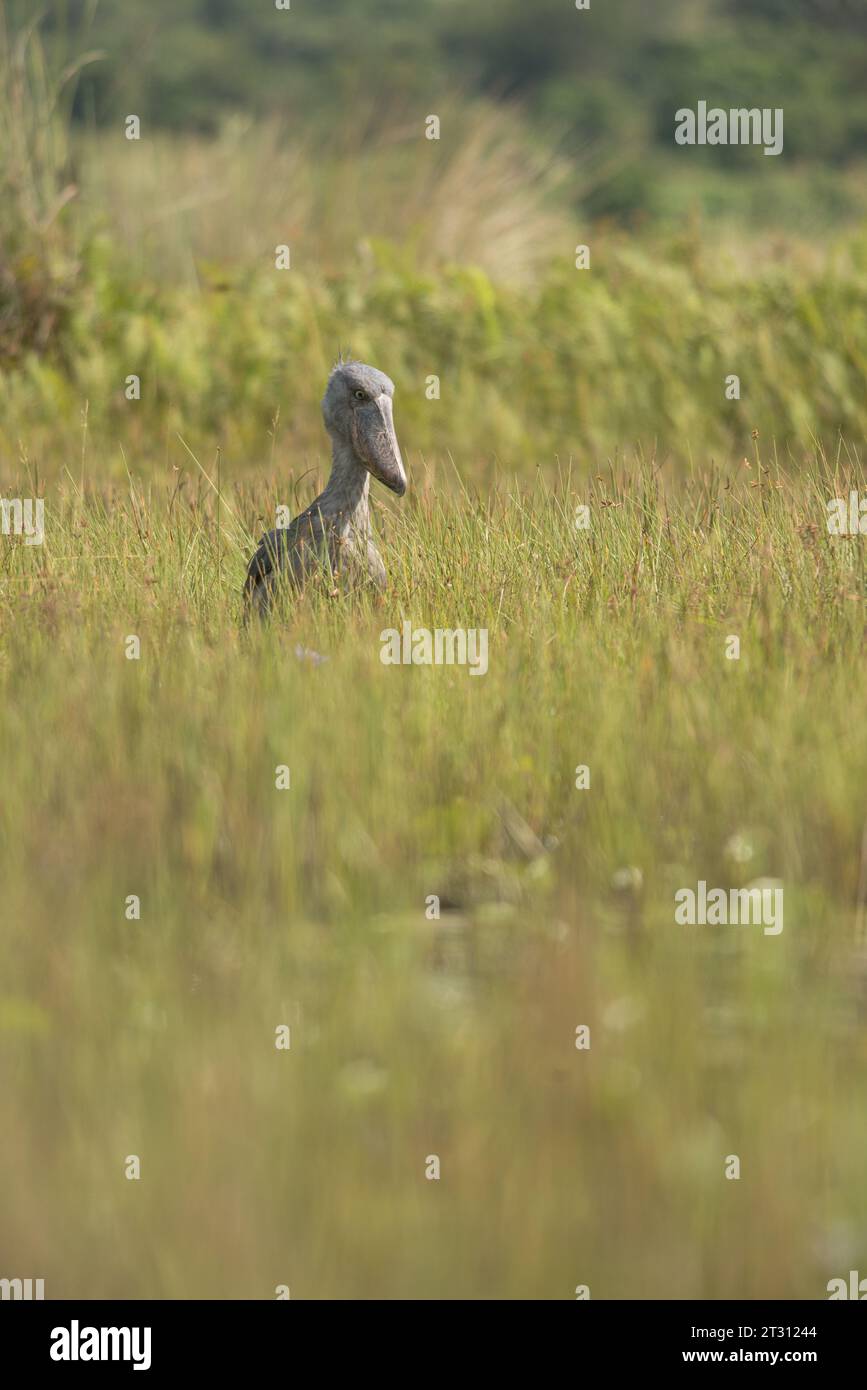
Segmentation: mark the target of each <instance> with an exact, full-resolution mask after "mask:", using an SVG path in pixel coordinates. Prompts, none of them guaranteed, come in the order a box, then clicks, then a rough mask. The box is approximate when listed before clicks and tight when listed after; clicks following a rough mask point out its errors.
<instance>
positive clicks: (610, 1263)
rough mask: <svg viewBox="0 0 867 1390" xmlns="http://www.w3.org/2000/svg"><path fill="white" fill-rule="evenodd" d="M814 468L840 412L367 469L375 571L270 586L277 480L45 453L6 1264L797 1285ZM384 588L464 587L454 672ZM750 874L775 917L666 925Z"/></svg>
mask: <svg viewBox="0 0 867 1390" xmlns="http://www.w3.org/2000/svg"><path fill="white" fill-rule="evenodd" d="M748 479H749V480H752V482H754V483H757V484H759V485H757V486H750V485H749V482H748V481H747V480H748ZM184 481H185V480H184V479H181V482H182V483H183V482H184ZM223 485H224V488H226V480H225V479H224V483H223ZM850 486H855V487H858V486H860V487H861V489H862V491H863V490H864V484H863V476H862V474H861V470H860V467H859V466H858V464H857V460H856V459H855V457H854V455H851V454H850V455H849V456H847V457H846V458H845V459H844V460H842V461H841V462H839V463H838V464H837V465H836V467H835V466H834V465H833V464H826V463H825V462H823V461H822V460H818V461H816V462H814V464H813V466H812V468H811V470H810V471H809V472H808V473H807V474H805V475H802V476H800V477H798V478H792V477H790V476H788V475H786V474H785V473H778V472H777V470H776V469H774V468H771V469H770V471H767V472H765V471H763V470H762V466H761V463H760V460H759V459H758V458H756V459H754V464H753V468H752V469H751V470H749V471H747V470H743V471H742V474H741V475H740V476H738V477H728V476H726V475H721V474H715V475H712V474H701V473H696V474H695V475H694V477H693V478H692V480H691V481H690V482H689V483H682V484H680V485H679V486H677V487H669V488H663V487H662V481H661V476H660V475H656V476H654V475H653V474H652V471H651V470H650V469H649V468H646V469H643V470H636V471H634V472H617V473H615V472H614V471H612V473H611V474H610V475H609V477H608V478H607V479H606V480H605V481H604V482H601V481H599V480H596V481H588V480H585V479H581V480H578V479H568V478H564V479H563V480H562V481H561V483H560V484H559V485H558V486H557V487H556V488H554V489H553V490H547V489H544V488H543V487H542V486H541V485H537V486H536V487H535V488H534V489H532V490H531V491H526V490H521V491H518V490H517V489H516V487H515V486H514V485H512V484H509V483H506V482H501V483H500V484H499V485H497V486H495V487H494V488H493V490H492V491H491V493H490V494H489V495H487V496H486V497H485V498H484V499H481V498H480V497H477V496H476V495H475V494H474V493H472V492H468V493H467V492H464V491H462V490H461V489H459V488H452V489H442V488H441V489H440V490H439V491H433V490H432V489H430V488H428V489H425V488H421V489H420V491H419V492H417V493H416V495H415V496H414V497H412V498H410V499H407V502H406V504H405V505H404V506H402V507H401V508H399V509H398V508H394V507H392V506H391V505H390V504H389V506H388V508H386V509H382V510H381V511H380V512H379V513H378V524H379V527H380V530H381V532H382V534H383V546H384V553H385V556H386V560H387V564H388V567H389V571H390V575H391V581H392V587H391V590H390V592H389V594H388V596H387V597H386V598H385V600H384V601H382V603H381V604H372V603H370V602H368V601H366V600H364V599H358V600H356V601H353V602H346V601H335V600H332V599H329V598H328V597H327V595H325V594H319V593H317V592H311V593H310V594H308V596H307V597H305V598H304V600H303V601H301V602H299V603H297V604H296V605H295V606H294V607H293V609H292V611H291V614H290V615H289V617H288V618H287V619H286V620H285V621H284V622H282V623H279V624H274V625H272V626H270V627H267V628H264V629H262V630H260V629H258V628H253V629H251V630H245V629H244V628H243V627H242V626H241V625H240V624H239V621H238V616H239V611H238V610H239V603H238V589H239V584H240V578H241V575H242V554H243V552H244V549H245V546H246V544H247V539H246V534H247V532H249V533H251V534H252V533H254V532H255V531H256V530H257V525H258V522H257V518H258V517H259V516H260V515H262V516H268V515H271V514H272V513H273V504H274V498H273V496H272V495H271V494H268V495H266V494H265V493H263V492H261V491H260V492H258V493H255V494H254V493H251V492H249V491H248V490H246V489H245V488H243V487H239V488H238V489H237V490H236V491H234V492H232V491H231V490H227V491H226V494H225V496H224V498H223V500H222V502H221V508H220V515H219V518H218V514H217V508H216V506H215V499H214V495H213V492H212V491H211V490H210V489H209V488H207V486H206V487H205V488H204V490H203V492H201V493H200V495H199V496H198V497H197V496H196V495H195V494H196V487H195V485H194V484H193V482H192V480H189V485H188V486H181V487H180V488H178V479H177V478H174V479H173V480H172V482H171V485H170V486H166V487H165V489H164V488H163V486H162V484H161V483H160V482H159V481H154V482H151V483H148V484H144V485H141V486H140V485H138V484H136V485H135V486H134V487H133V488H132V489H131V490H127V491H121V490H119V489H118V490H115V491H114V492H113V493H112V492H108V491H104V490H103V491H100V490H97V489H91V488H89V487H87V486H86V487H85V492H84V494H79V492H78V490H77V488H76V487H73V486H72V484H71V483H67V484H66V485H65V487H58V488H55V489H51V488H49V490H48V494H47V499H46V542H45V545H44V547H42V548H41V549H39V548H37V547H33V548H26V547H24V546H23V545H21V544H19V543H15V542H12V541H9V540H7V541H5V543H4V549H3V572H2V580H0V700H2V705H3V710H4V718H3V720H2V721H0V766H2V769H3V780H2V795H0V852H2V890H3V917H4V929H3V932H2V936H0V980H2V986H0V1131H2V1133H3V1136H4V1139H3V1144H2V1145H0V1191H2V1193H3V1198H2V1201H0V1249H2V1254H3V1268H4V1271H5V1272H6V1273H8V1274H10V1275H11V1274H15V1273H17V1274H21V1275H27V1276H30V1275H32V1276H34V1277H36V1276H39V1277H44V1278H45V1279H46V1292H47V1295H48V1296H49V1297H61V1296H69V1297H73V1296H75V1297H100V1298H106V1297H138V1298H145V1297H174V1298H178V1297H180V1298H191V1297H230V1296H234V1297H245V1298H258V1297H264V1298H271V1297H273V1296H274V1290H275V1287H276V1286H277V1285H278V1284H288V1285H289V1286H290V1287H291V1290H292V1296H293V1297H295V1298H332V1297H333V1298H368V1297H377V1296H382V1297H390V1298H407V1297H409V1298H417V1297H429V1298H447V1297H469V1298H476V1297H478V1298H511V1297H545V1298H570V1297H572V1296H574V1292H573V1291H574V1289H575V1286H576V1285H577V1284H588V1285H589V1286H590V1289H591V1293H592V1296H593V1297H594V1298H599V1297H626V1298H634V1297H664V1298H683V1297H692V1296H694V1297H701V1298H719V1297H738V1298H742V1297H745V1298H761V1297H771V1296H779V1297H788V1298H821V1297H824V1296H825V1285H826V1283H827V1281H828V1279H830V1278H832V1277H837V1276H839V1275H841V1274H842V1275H845V1274H846V1272H847V1271H848V1269H849V1268H850V1267H851V1268H857V1267H859V1263H860V1267H862V1268H863V1266H864V1262H865V1260H867V1195H865V1188H864V1183H863V1173H864V1169H865V1164H867V1105H865V1100H867V1045H865V1035H864V1026H863V1023H864V1004H865V995H864V985H865V983H867V980H865V974H864V969H865V959H864V944H865V943H864V939H863V936H864V925H865V924H864V913H865V891H867V890H865V882H867V879H865V873H867V866H865V860H864V855H865V850H864V847H863V845H862V832H863V830H864V824H865V818H867V817H865V796H864V787H865V775H867V731H865V726H864V721H863V719H862V718H861V717H860V711H861V708H862V705H863V682H864V667H863V637H864V616H863V601H864V595H865V586H864V558H863V556H864V551H863V540H862V541H859V540H858V539H857V538H855V539H854V540H847V539H841V538H833V537H830V536H828V534H827V532H826V529H825V502H826V500H827V498H828V497H829V496H836V495H839V496H844V497H845V496H847V495H848V488H849V487H850ZM24 490H25V485H24V484H23V483H22V485H21V487H19V493H20V492H22V491H24ZM9 491H10V489H7V492H9ZM578 501H583V502H586V503H587V504H588V505H589V506H590V516H591V528H590V530H589V531H576V529H575V526H574V507H575V505H576V503H577V502H578ZM230 509H231V510H230ZM404 618H409V619H410V620H411V621H412V622H413V624H414V625H415V626H419V625H424V626H428V627H436V626H445V627H451V626H454V625H461V626H466V627H480V626H482V627H484V626H486V627H488V628H489V631H490V654H489V662H490V669H489V671H488V674H487V675H485V676H484V677H471V676H470V675H469V673H468V671H467V670H465V669H458V668H423V667H386V666H383V665H382V664H381V663H380V660H379V651H380V639H379V634H380V632H381V630H382V629H385V628H388V627H400V625H401V622H402V621H403V619H404ZM130 634H137V635H138V636H139V637H140V638H141V658H140V660H137V661H136V660H127V659H126V657H125V639H126V638H127V636H128V635H130ZM729 634H738V635H739V636H740V639H741V658H740V660H739V661H729V660H726V659H725V638H726V636H728V635H729ZM297 648H301V649H307V650H308V651H309V650H311V649H315V650H316V651H317V652H319V653H321V654H322V655H325V656H327V657H328V660H327V661H326V662H324V663H322V664H318V665H315V664H313V663H312V662H311V660H310V659H309V658H308V657H305V656H303V655H302V656H300V657H299V655H298V652H297V650H296V649H297ZM279 764H287V765H288V766H289V767H290V769H291V788H290V789H289V790H287V791H278V790H276V788H275V769H276V767H277V766H278V765H279ZM579 764H586V765H588V766H589V768H590V770H591V785H590V788H589V790H585V791H579V790H577V789H576V787H575V768H576V766H577V765H579ZM763 876H768V877H773V878H778V879H780V880H782V882H783V884H784V886H785V927H784V931H783V933H782V934H781V935H780V936H779V937H766V936H764V935H763V934H762V932H761V929H760V928H758V927H739V928H736V927H728V928H712V927H692V928H688V927H679V926H676V925H675V924H674V892H675V891H676V889H677V888H679V887H683V886H693V887H694V886H695V883H696V881H697V880H698V879H700V878H704V879H706V880H707V882H708V883H709V884H711V885H723V886H726V887H728V886H739V885H742V884H745V883H747V882H749V881H751V880H753V879H756V878H759V877H763ZM130 894H136V895H138V896H139V897H140V899H141V920H140V921H129V920H126V918H125V901H126V899H127V897H128V895H130ZM431 894H437V895H439V896H440V898H441V901H442V906H443V911H442V916H441V919H440V920H439V921H429V920H427V919H426V916H425V899H426V898H427V897H428V896H429V895H431ZM280 1024H288V1025H289V1026H290V1028H291V1049H290V1050H289V1051H286V1052H284V1051H277V1050H276V1049H275V1045H274V1039H275V1028H276V1027H277V1026H278V1025H280ZM580 1024H587V1025H589V1027H590V1029H591V1047H590V1049H589V1050H588V1051H579V1050H576V1048H575V1030H576V1027H577V1026H578V1025H580ZM129 1154H138V1155H139V1156H140V1158H141V1161H142V1177H141V1180H140V1181H139V1182H130V1181H127V1180H126V1179H125V1177H124V1160H125V1157H126V1156H127V1155H129ZM431 1154H437V1155H438V1156H439V1158H440V1161H441V1165H442V1170H441V1171H442V1176H441V1179H440V1181H439V1182H430V1181H427V1180H426V1179H425V1176H424V1171H425V1161H426V1158H427V1156H428V1155H431ZM730 1154H737V1155H738V1156H739V1157H740V1160H741V1179H740V1181H727V1180H726V1179H725V1177H724V1166H725V1159H726V1156H727V1155H730Z"/></svg>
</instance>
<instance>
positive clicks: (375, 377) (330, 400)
mask: <svg viewBox="0 0 867 1390" xmlns="http://www.w3.org/2000/svg"><path fill="white" fill-rule="evenodd" d="M393 396H394V382H393V381H391V380H390V378H389V377H387V376H386V375H385V373H384V372H380V371H377V369H376V368H375V367H368V366H365V364H364V363H363V362H342V361H341V362H338V364H337V366H336V367H335V368H334V370H333V371H332V373H331V375H330V377H329V378H328V386H327V387H326V390H325V396H324V397H323V400H322V418H323V420H324V421H325V428H326V430H327V431H328V433H329V435H330V436H331V457H332V462H331V476H330V478H329V479H328V484H327V486H326V488H325V490H324V491H323V492H321V493H320V494H319V496H318V497H317V498H316V500H315V502H312V503H311V504H310V506H309V507H308V508H307V510H306V511H304V512H302V513H301V515H300V516H296V518H295V520H294V521H293V522H292V523H291V524H290V525H289V526H286V527H283V528H280V529H279V530H276V531H269V532H268V534H267V536H263V537H262V540H261V543H260V545H259V549H258V550H257V551H256V554H255V555H254V556H253V558H252V560H251V561H250V564H249V567H248V569H247V579H246V582H245V584H244V597H245V599H246V600H247V603H248V605H249V606H250V607H251V608H253V609H254V610H258V611H259V613H262V614H264V613H267V612H268V610H269V608H270V606H271V603H272V600H273V599H274V596H275V591H276V590H277V588H278V586H279V585H281V584H284V583H287V582H288V583H290V584H294V585H295V586H297V587H299V588H303V586H304V584H305V582H306V581H307V580H308V579H309V578H310V576H311V575H312V574H313V573H314V572H316V571H319V572H321V571H322V570H323V567H324V568H325V571H326V573H327V572H328V571H329V570H330V573H331V574H332V575H334V576H335V577H336V578H339V579H341V580H342V581H344V582H347V583H348V584H349V585H350V586H352V585H354V584H357V583H359V582H364V581H368V582H370V581H372V582H373V583H374V584H375V585H376V586H377V587H378V588H384V587H385V581H386V575H385V565H384V564H383V563H382V559H381V557H380V554H379V551H378V550H377V548H376V545H375V543H374V539H373V532H372V530H371V527H370V505H369V499H368V494H369V492H370V479H371V476H373V477H374V478H377V479H378V480H379V481H380V482H381V483H384V484H385V486H386V487H388V488H391V490H392V492H396V493H397V495H398V497H402V496H403V494H404V493H405V492H406V473H405V472H404V468H403V460H402V459H401V456H400V448H399V446H398V442H397V436H396V434H395V432H394V418H393V415H392V398H393Z"/></svg>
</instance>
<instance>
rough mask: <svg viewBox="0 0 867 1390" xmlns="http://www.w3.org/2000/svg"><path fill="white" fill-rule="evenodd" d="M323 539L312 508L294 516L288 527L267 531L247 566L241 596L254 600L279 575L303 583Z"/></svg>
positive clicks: (317, 554) (317, 517)
mask: <svg viewBox="0 0 867 1390" xmlns="http://www.w3.org/2000/svg"><path fill="white" fill-rule="evenodd" d="M322 539H323V526H322V522H321V518H320V517H319V515H318V513H317V514H314V512H313V510H312V508H311V509H309V510H308V511H306V512H302V513H301V515H300V516H296V518H295V520H294V521H293V522H291V523H290V525H289V526H284V527H280V528H279V529H278V530H276V531H269V532H268V534H267V535H265V536H263V537H262V539H261V541H260V542H259V548H258V550H257V551H256V553H255V555H254V556H253V558H252V560H251V561H250V563H249V565H248V566H247V577H246V579H245V580H244V597H245V598H247V599H255V598H259V597H261V596H262V593H263V590H267V589H270V587H271V586H272V584H273V583H274V580H275V579H276V578H277V576H278V575H280V574H285V575H286V576H287V578H292V579H294V580H295V581H296V582H297V583H298V584H303V582H304V579H305V578H306V575H307V573H308V571H309V569H310V568H311V565H312V564H314V563H316V561H317V559H318V557H319V553H320V549H321V544H322Z"/></svg>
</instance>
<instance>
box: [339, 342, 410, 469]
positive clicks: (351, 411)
mask: <svg viewBox="0 0 867 1390" xmlns="http://www.w3.org/2000/svg"><path fill="white" fill-rule="evenodd" d="M393 396H394V382H393V381H392V380H391V378H390V377H387V376H386V375H385V372H379V371H377V369H376V367H368V366H365V364H364V363H363V362H338V364H337V366H336V367H335V368H334V370H333V371H332V373H331V375H330V377H329V378H328V386H327V387H326V389H325V395H324V397H323V400H322V418H323V419H324V421H325V428H326V429H327V430H328V432H329V434H331V435H332V436H333V437H336V438H337V439H339V440H342V441H343V442H344V443H346V444H349V445H350V446H351V447H352V450H353V453H354V454H355V456H356V458H357V459H358V460H359V462H361V463H362V464H363V465H364V467H365V468H366V469H367V471H368V473H370V474H371V475H372V476H373V477H374V478H378V479H379V481H380V482H381V483H385V486H386V487H389V488H391V490H392V492H396V493H397V495H398V497H402V496H403V494H404V493H405V492H406V473H405V472H404V468H403V459H402V458H401V456H400V446H399V445H398V442H397V435H396V434H395V432H394V416H393V414H392V398H393Z"/></svg>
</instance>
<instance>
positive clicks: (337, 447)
mask: <svg viewBox="0 0 867 1390" xmlns="http://www.w3.org/2000/svg"><path fill="white" fill-rule="evenodd" d="M369 492H370V474H369V473H368V471H367V469H366V468H365V466H364V464H363V463H362V462H361V460H360V459H359V458H358V456H357V455H356V453H355V451H354V450H353V448H352V445H351V444H347V443H345V442H344V441H343V440H340V439H333V440H332V453H331V477H330V478H329V479H328V482H327V484H326V486H325V490H324V492H321V493H320V494H319V496H318V497H317V499H316V501H315V502H314V503H313V505H314V507H317V508H318V509H319V511H320V512H321V513H322V515H323V516H325V517H328V518H330V519H331V520H332V521H333V523H334V524H335V525H336V526H337V527H338V529H339V530H341V531H350V530H353V531H369V530H370V507H369V504H368V494H369Z"/></svg>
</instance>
